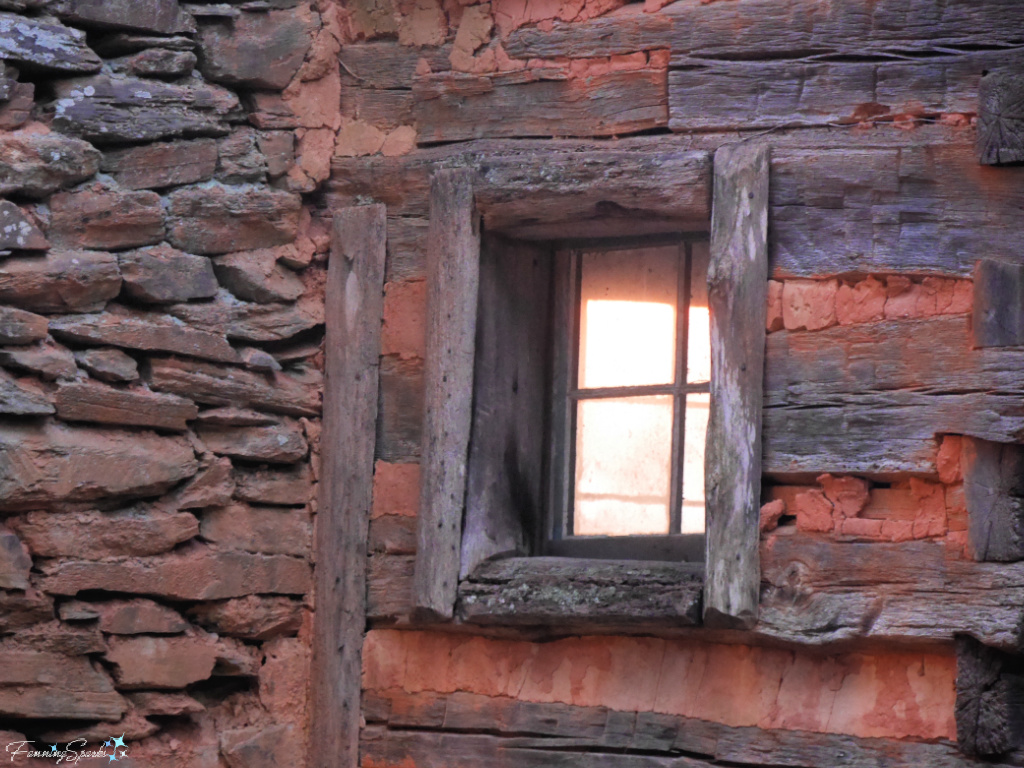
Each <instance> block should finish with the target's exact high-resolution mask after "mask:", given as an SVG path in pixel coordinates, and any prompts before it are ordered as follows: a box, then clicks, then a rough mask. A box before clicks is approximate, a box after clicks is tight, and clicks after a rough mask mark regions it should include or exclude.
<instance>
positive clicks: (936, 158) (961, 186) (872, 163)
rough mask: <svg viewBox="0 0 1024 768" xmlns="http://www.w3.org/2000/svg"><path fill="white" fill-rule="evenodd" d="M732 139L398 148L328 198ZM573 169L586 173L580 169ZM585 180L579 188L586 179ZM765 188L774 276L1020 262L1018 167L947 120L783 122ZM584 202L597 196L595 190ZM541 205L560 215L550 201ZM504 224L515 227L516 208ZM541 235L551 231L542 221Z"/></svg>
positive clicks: (400, 201)
mask: <svg viewBox="0 0 1024 768" xmlns="http://www.w3.org/2000/svg"><path fill="white" fill-rule="evenodd" d="M715 5H729V4H727V3H726V4H721V3H717V4H715ZM708 7H709V8H711V7H714V5H712V6H708ZM735 140H736V136H735V134H734V133H731V134H721V133H714V134H706V135H705V134H697V135H694V136H686V137H683V136H678V137H676V136H659V137H657V138H656V139H652V138H647V137H637V138H633V139H624V140H620V141H618V142H616V143H615V149H614V150H609V148H608V146H607V145H603V146H602V144H601V143H600V142H593V141H568V140H561V141H548V142H540V141H533V140H517V141H491V140H487V141H474V142H468V143H465V144H458V145H453V146H446V147H435V148H432V149H428V150H423V151H419V152H415V153H413V154H411V155H407V156H404V157H398V158H386V157H373V158H335V159H334V160H333V162H332V171H333V172H332V175H331V180H330V181H329V182H327V191H326V201H325V202H326V204H327V206H328V207H329V208H335V207H341V206H345V205H351V204H354V203H355V202H358V201H361V200H366V199H373V200H378V201H380V202H383V203H386V204H387V206H388V212H389V214H390V215H392V216H396V217H410V216H426V215H427V190H428V179H429V176H430V174H431V173H432V172H433V170H434V169H436V168H437V167H438V166H439V165H444V164H451V163H459V164H466V163H472V164H475V165H476V166H477V167H479V168H482V167H483V166H485V165H488V164H489V163H490V162H495V163H507V165H508V167H510V168H511V167H514V165H515V163H517V162H522V163H523V164H524V165H526V166H532V167H539V168H543V167H544V166H545V165H546V164H548V163H550V164H552V165H553V167H563V168H564V167H566V166H567V165H568V162H569V158H571V156H572V155H573V154H574V153H581V154H582V153H590V152H591V151H597V152H599V153H600V152H605V153H608V154H607V155H605V157H607V158H609V162H619V161H624V160H626V159H627V158H629V157H633V156H634V155H636V156H637V157H635V159H633V160H632V161H631V162H632V164H633V166H634V167H638V168H639V167H640V166H641V165H642V163H643V162H644V161H642V160H641V159H640V157H639V156H643V155H645V154H647V153H650V155H651V156H652V157H653V156H656V155H657V154H658V153H673V154H675V153H686V152H688V151H691V150H700V151H713V150H715V149H716V148H717V147H718V146H721V145H722V144H724V143H728V142H734V141H735ZM620 152H621V153H623V154H621V155H617V154H616V153H620ZM595 167H599V166H595ZM580 173H581V174H584V175H585V173H586V171H585V169H581V171H580ZM687 173H688V174H689V173H690V172H689V171H688V172H687ZM486 176H487V174H486V173H482V174H481V178H480V179H478V181H482V182H484V183H486ZM580 179H581V180H580V183H579V184H578V185H577V189H582V183H583V180H584V179H583V176H581V177H580ZM951 179H955V180H956V183H955V184H953V183H950V180H951ZM504 180H505V181H507V180H508V179H507V178H506V179H504ZM532 183H533V182H530V184H532ZM698 186H699V184H698ZM769 187H770V201H769V263H770V268H771V270H772V273H773V274H774V275H775V276H777V277H779V276H822V275H839V274H851V273H865V272H904V273H911V274H945V275H958V276H963V277H969V276H970V275H971V274H972V273H973V269H974V263H975V262H976V261H977V260H978V259H982V258H988V257H991V256H992V255H993V254H999V255H1000V256H1001V257H1004V258H1008V259H1011V260H1020V259H1019V257H1017V256H1015V254H1018V253H1019V248H1018V245H1019V243H1020V242H1021V241H1022V240H1024V218H1022V217H1021V216H1020V215H1019V214H1020V211H1021V209H1022V208H1024V167H1003V168H990V167H983V166H979V165H978V162H977V159H976V158H975V156H974V147H973V133H972V132H971V131H965V130H963V129H952V128H946V127H942V126H923V127H920V128H917V129H916V130H914V131H913V132H906V131H888V130H886V131H882V130H876V131H850V130H837V129H817V128H810V129H805V130H799V131H792V132H786V131H778V132H776V133H774V134H773V135H772V164H771V182H770V185H769ZM679 188H680V187H679V185H678V184H676V185H674V186H672V187H671V189H675V190H678V189H679ZM695 188H696V187H695ZM478 189H479V188H478ZM537 189H538V188H537V187H534V192H533V194H535V193H536V192H537ZM617 189H618V190H619V192H614V190H612V193H613V194H612V195H611V196H609V197H607V198H601V197H600V195H601V194H602V193H604V189H603V187H602V186H599V185H595V188H594V189H592V190H591V193H590V194H592V195H594V196H595V197H597V198H598V199H599V200H600V199H607V200H609V201H610V202H611V203H614V205H613V206H608V208H610V209H612V210H613V211H614V210H618V209H617V208H616V206H621V207H622V208H624V209H625V211H626V212H628V213H631V214H634V215H635V212H636V211H637V210H638V209H640V208H642V206H641V205H640V204H639V203H638V202H637V201H633V202H631V201H630V199H629V197H628V193H629V189H630V187H629V186H627V185H625V183H624V181H622V180H621V179H620V180H619V181H618V187H617ZM481 194H484V193H481ZM687 194H688V195H692V194H693V193H692V192H687ZM616 195H617V196H616ZM582 200H583V201H584V202H585V203H586V206H591V205H596V203H594V202H593V198H582ZM575 204H576V203H573V205H575ZM650 204H651V205H654V206H655V210H659V209H658V208H657V206H658V205H662V204H661V203H658V202H657V200H655V202H653V203H650ZM689 205H690V203H687V206H689ZM569 210H570V211H572V210H573V209H572V208H570V209H569ZM584 210H585V211H586V210H591V209H590V208H587V207H584ZM693 210H696V207H695V206H694V208H693ZM483 214H484V216H485V217H486V216H487V212H486V210H484V211H483ZM546 215H547V216H548V219H551V218H554V217H556V216H558V215H561V214H560V213H559V212H558V211H557V210H552V211H551V212H550V214H546ZM495 221H497V219H496V220H495ZM485 223H487V222H486V219H485ZM569 223H572V222H569ZM639 223H640V224H642V223H643V222H642V221H640V222H639ZM526 224H527V222H523V225H524V226H525V225H526ZM487 225H488V226H491V225H492V224H487ZM502 226H503V227H504V228H506V229H508V230H512V231H515V230H516V227H517V225H516V224H515V223H514V217H510V218H509V220H508V221H506V222H505V223H504V224H503V225H502ZM548 236H555V237H557V236H558V232H555V233H554V234H553V235H552V234H551V232H550V230H549V233H548Z"/></svg>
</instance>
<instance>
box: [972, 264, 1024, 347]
mask: <svg viewBox="0 0 1024 768" xmlns="http://www.w3.org/2000/svg"><path fill="white" fill-rule="evenodd" d="M971 331H972V340H973V342H974V346H976V347H1017V346H1021V345H1024V264H1013V263H1009V262H1006V261H997V260H995V259H981V260H980V261H979V262H978V263H977V264H976V265H975V267H974V303H973V317H972V323H971Z"/></svg>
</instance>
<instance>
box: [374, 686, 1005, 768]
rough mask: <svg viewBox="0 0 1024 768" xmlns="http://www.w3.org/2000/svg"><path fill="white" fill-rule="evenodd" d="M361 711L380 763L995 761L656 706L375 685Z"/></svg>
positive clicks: (863, 767) (956, 765) (634, 765)
mask: <svg viewBox="0 0 1024 768" xmlns="http://www.w3.org/2000/svg"><path fill="white" fill-rule="evenodd" d="M363 714H364V717H365V718H366V720H367V723H368V728H366V729H365V730H364V732H363V739H362V744H361V751H362V754H363V756H364V759H365V758H368V757H369V758H372V759H373V760H374V761H375V762H374V764H375V765H377V764H380V765H382V766H391V765H401V764H402V762H401V761H402V760H405V759H408V760H409V763H406V764H414V765H417V766H421V765H423V766H433V765H435V764H437V765H441V763H438V762H437V761H438V760H440V759H442V756H443V757H444V758H446V759H447V760H448V761H447V762H445V763H444V766H445V768H460V767H461V766H463V765H467V766H468V765H473V766H474V767H475V766H479V765H487V764H491V763H494V762H495V761H498V762H499V763H500V764H502V765H505V764H507V765H517V766H519V765H544V766H548V765H555V766H571V767H572V768H596V767H597V766H600V767H601V768H606V767H608V768H611V766H615V768H620V766H630V768H641V767H642V768H648V767H651V768H653V767H654V766H657V767H658V768H660V767H661V766H663V765H671V766H672V767H673V768H688V767H692V766H710V765H712V764H715V765H717V764H721V763H728V764H730V765H756V766H790V767H795V766H822V765H842V766H844V768H877V767H878V766H882V765H884V766H887V768H918V767H919V766H928V767H929V768H967V766H974V765H982V764H984V765H991V763H982V762H981V761H977V760H975V759H972V758H970V757H966V756H964V755H963V754H961V753H960V751H959V750H958V749H957V746H956V745H955V744H952V743H950V742H938V743H921V742H912V741H897V740H891V739H873V738H858V737H854V736H844V735H841V734H831V733H813V732H810V731H798V730H792V731H788V730H787V731H784V730H763V729H760V728H750V727H730V726H727V725H722V724H719V723H712V722H707V721H704V720H695V719H692V718H687V717H679V716H676V715H663V714H659V713H655V712H626V711H618V710H611V709H608V708H606V707H578V706H572V705H569V704H560V703H538V702H528V701H518V700H516V699H510V698H503V697H489V696H481V695H479V694H471V693H462V692H456V693H451V694H438V693H418V694H417V693H413V694H410V693H406V692H404V691H399V690H388V691H368V692H367V693H366V696H365V705H364V709H363ZM431 731H433V732H431ZM482 732H486V733H487V734H489V735H482ZM631 753H632V754H631ZM637 753H640V754H637ZM681 753H682V754H681ZM682 755H688V756H687V757H684V756H682ZM542 759H547V760H551V762H541V760H542ZM470 760H475V761H476V762H475V763H473V762H468V761H470ZM520 760H523V762H520ZM376 761H380V763H378V762H376ZM650 761H653V762H650ZM666 761H671V762H666ZM996 765H998V763H996Z"/></svg>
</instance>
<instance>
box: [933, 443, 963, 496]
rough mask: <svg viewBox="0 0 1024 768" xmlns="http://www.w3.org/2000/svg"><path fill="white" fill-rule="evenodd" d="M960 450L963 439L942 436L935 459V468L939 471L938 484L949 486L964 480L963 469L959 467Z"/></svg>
mask: <svg viewBox="0 0 1024 768" xmlns="http://www.w3.org/2000/svg"><path fill="white" fill-rule="evenodd" d="M962 450H963V439H962V438H961V437H960V435H943V436H942V442H941V444H940V445H939V453H938V456H936V458H935V466H936V469H938V471H939V481H940V482H943V483H945V484H946V485H951V484H953V483H958V482H960V481H961V480H963V479H964V475H963V468H962V467H961V466H960V453H961V451H962Z"/></svg>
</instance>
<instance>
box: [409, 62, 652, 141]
mask: <svg viewBox="0 0 1024 768" xmlns="http://www.w3.org/2000/svg"><path fill="white" fill-rule="evenodd" d="M413 95H414V97H415V100H416V103H415V106H414V108H413V112H414V115H415V118H416V128H417V131H418V140H419V141H420V142H423V143H429V142H435V141H465V140H466V139H480V138H485V137H490V138H497V137H510V136H612V135H617V134H623V133H635V132H637V131H644V130H648V129H651V128H661V127H664V126H665V125H667V124H668V98H667V93H666V77H665V71H664V70H634V71H626V72H609V73H607V74H603V75H596V76H594V77H588V78H585V79H583V78H578V79H574V80H569V79H565V78H564V77H563V78H559V79H553V80H546V79H539V78H538V76H537V75H536V74H534V71H530V70H527V71H526V72H517V73H513V74H509V75H495V76H493V77H482V76H476V75H429V76H427V77H422V78H417V80H416V81H415V83H414V85H413Z"/></svg>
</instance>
